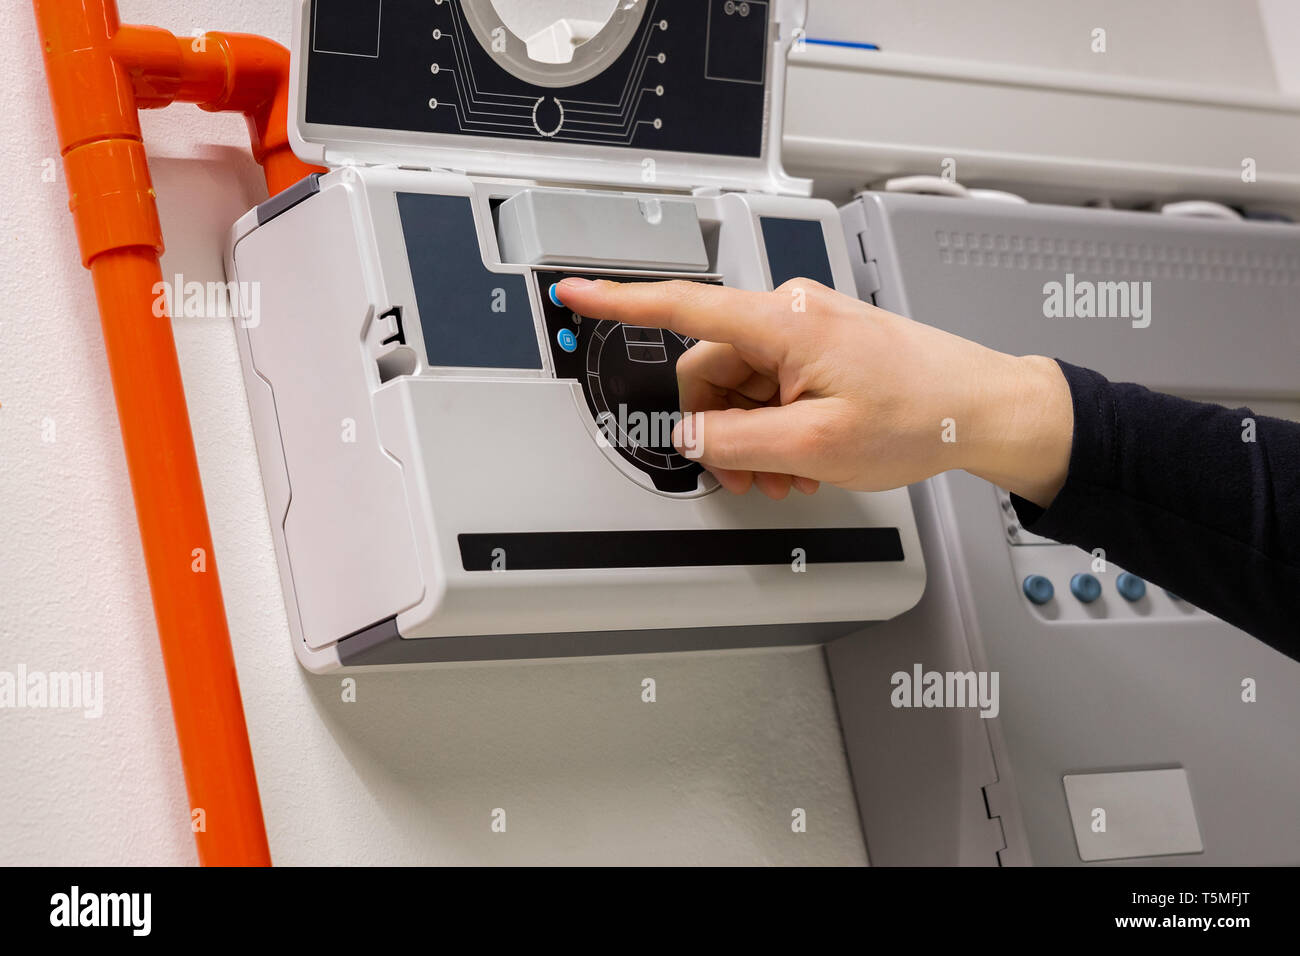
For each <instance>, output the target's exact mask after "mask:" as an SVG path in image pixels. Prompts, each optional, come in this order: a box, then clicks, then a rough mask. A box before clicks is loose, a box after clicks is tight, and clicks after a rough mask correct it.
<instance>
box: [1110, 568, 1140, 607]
mask: <svg viewBox="0 0 1300 956" xmlns="http://www.w3.org/2000/svg"><path fill="white" fill-rule="evenodd" d="M1115 590H1116V591H1118V592H1119V593H1120V597H1122V598H1123V599H1124V600H1125V601H1140V600H1142V599H1143V598H1144V597H1146V596H1147V583H1146V582H1145V581H1143V580H1142V579H1141V578H1140V577H1138V576H1137V575H1136V574H1129V573H1128V572H1127V571H1124V572H1121V573H1120V576H1119V577H1117V578H1116V579H1115Z"/></svg>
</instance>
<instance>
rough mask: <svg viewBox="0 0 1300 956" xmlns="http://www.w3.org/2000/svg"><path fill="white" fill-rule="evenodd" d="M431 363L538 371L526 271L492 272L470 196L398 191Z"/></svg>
mask: <svg viewBox="0 0 1300 956" xmlns="http://www.w3.org/2000/svg"><path fill="white" fill-rule="evenodd" d="M397 209H398V212H399V213H400V215H401V218H402V233H403V235H404V236H405V238H406V256H407V259H408V260H409V261H410V265H411V281H412V282H413V283H414V288H415V304H416V306H417V308H418V309H419V312H420V328H421V329H422V330H423V333H424V347H425V353H426V355H427V357H428V360H429V364H430V365H444V366H454V367H463V368H519V369H540V368H541V367H542V357H541V353H540V352H539V351H538V348H537V333H536V331H535V329H534V325H533V310H532V307H531V306H530V305H529V304H528V287H527V285H526V284H525V283H524V277H523V276H517V275H506V274H503V273H499V272H489V271H488V268H487V266H486V265H484V263H483V257H482V256H481V255H480V254H479V249H478V238H477V236H478V233H477V231H476V229H475V225H474V210H473V208H472V207H471V206H470V201H469V199H468V198H467V197H465V196H431V195H426V194H424V193H398V194H397Z"/></svg>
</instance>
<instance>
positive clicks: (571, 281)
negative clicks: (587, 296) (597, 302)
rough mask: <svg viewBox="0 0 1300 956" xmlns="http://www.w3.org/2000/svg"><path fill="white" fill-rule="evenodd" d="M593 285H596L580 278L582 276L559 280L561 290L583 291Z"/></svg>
mask: <svg viewBox="0 0 1300 956" xmlns="http://www.w3.org/2000/svg"><path fill="white" fill-rule="evenodd" d="M595 284H596V283H594V282H592V281H591V280H590V279H584V278H582V276H569V277H568V278H566V279H561V280H560V288H561V289H585V288H587V287H588V286H593V285H595Z"/></svg>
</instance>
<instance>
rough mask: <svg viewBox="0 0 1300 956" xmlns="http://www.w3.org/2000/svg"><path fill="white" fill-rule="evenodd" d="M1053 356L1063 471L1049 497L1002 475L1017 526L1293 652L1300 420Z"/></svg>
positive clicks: (1299, 629) (1299, 556)
mask: <svg viewBox="0 0 1300 956" xmlns="http://www.w3.org/2000/svg"><path fill="white" fill-rule="evenodd" d="M1061 368H1062V370H1063V373H1064V374H1063V380H1065V381H1066V382H1068V390H1069V395H1070V402H1071V405H1072V416H1073V432H1072V438H1073V440H1072V447H1071V450H1070V453H1069V463H1068V469H1067V477H1066V479H1065V481H1064V482H1063V484H1062V485H1061V486H1060V488H1059V490H1058V491H1057V493H1056V494H1055V495H1054V496H1053V497H1052V498H1051V499H1050V500H1049V501H1048V507H1046V508H1045V509H1044V508H1042V507H1041V506H1039V503H1038V502H1037V500H1036V499H1034V498H1033V497H1031V496H1029V495H1025V494H1023V492H1021V491H1019V490H1018V489H1016V488H1015V487H1010V488H1009V490H1012V491H1015V492H1016V493H1017V495H1018V497H1017V498H1016V499H1013V500H1014V501H1015V502H1016V507H1017V511H1018V513H1019V516H1020V519H1021V521H1022V522H1023V523H1024V525H1025V527H1026V528H1027V529H1028V530H1030V531H1033V532H1034V533H1036V534H1042V535H1045V536H1047V537H1050V538H1053V539H1055V540H1058V541H1063V542H1065V543H1068V544H1074V545H1077V546H1079V547H1081V548H1084V549H1085V550H1089V551H1091V550H1093V549H1095V548H1102V549H1104V550H1105V552H1106V557H1107V559H1108V560H1109V561H1111V562H1113V563H1115V564H1118V565H1119V566H1121V567H1123V568H1125V569H1126V570H1129V571H1131V572H1133V573H1134V574H1137V575H1139V576H1141V577H1144V578H1147V579H1148V580H1150V581H1152V582H1154V583H1156V584H1158V585H1161V586H1163V587H1166V588H1168V589H1169V590H1171V591H1172V592H1174V593H1176V594H1179V595H1180V596H1182V597H1184V598H1186V599H1187V600H1189V601H1191V602H1192V603H1193V604H1196V605H1197V606H1199V607H1201V608H1203V609H1205V610H1207V611H1209V612H1211V613H1213V614H1215V615H1217V616H1218V617H1221V618H1222V619H1224V620H1225V621H1228V622H1229V623H1231V624H1234V625H1236V626H1237V627H1240V628H1242V629H1243V630H1246V631H1248V632H1250V633H1252V634H1254V635H1255V636H1257V637H1259V638H1261V639H1263V640H1265V641H1266V642H1267V643H1269V644H1271V645H1272V646H1273V647H1276V648H1277V649H1278V650H1280V651H1282V652H1283V653H1286V654H1289V655H1291V656H1293V657H1296V656H1298V655H1300V639H1298V637H1297V635H1300V626H1298V625H1297V623H1296V622H1297V620H1300V425H1296V424H1294V423H1291V422H1285V421H1281V420H1279V419H1273V418H1267V417H1264V416H1256V415H1254V414H1253V413H1251V412H1250V410H1249V409H1226V408H1222V407H1220V406H1218V405H1210V404H1204V403H1199V402H1191V401H1187V400H1184V399H1179V398H1175V397H1173V396H1169V395H1162V394H1160V393H1157V392H1152V391H1149V390H1148V389H1145V388H1143V387H1141V386H1138V385H1130V384H1117V383H1111V382H1108V381H1106V380H1105V379H1104V378H1103V377H1102V376H1100V375H1098V374H1097V373H1095V372H1091V371H1088V370H1086V369H1080V368H1076V367H1073V366H1070V365H1068V364H1062V366H1061ZM1004 487H1005V486H1004ZM1024 499H1028V500H1024Z"/></svg>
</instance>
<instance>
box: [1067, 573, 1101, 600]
mask: <svg viewBox="0 0 1300 956" xmlns="http://www.w3.org/2000/svg"><path fill="white" fill-rule="evenodd" d="M1070 593H1071V594H1073V595H1074V596H1075V597H1077V598H1078V599H1079V600H1080V601H1082V602H1083V603H1084V604H1091V603H1092V602H1093V601H1095V600H1097V598H1099V597H1101V582H1100V581H1098V580H1097V579H1096V578H1094V577H1093V576H1092V575H1091V574H1076V575H1075V576H1074V577H1072V578H1070Z"/></svg>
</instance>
